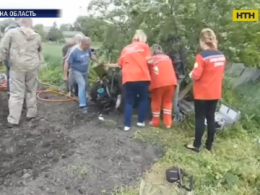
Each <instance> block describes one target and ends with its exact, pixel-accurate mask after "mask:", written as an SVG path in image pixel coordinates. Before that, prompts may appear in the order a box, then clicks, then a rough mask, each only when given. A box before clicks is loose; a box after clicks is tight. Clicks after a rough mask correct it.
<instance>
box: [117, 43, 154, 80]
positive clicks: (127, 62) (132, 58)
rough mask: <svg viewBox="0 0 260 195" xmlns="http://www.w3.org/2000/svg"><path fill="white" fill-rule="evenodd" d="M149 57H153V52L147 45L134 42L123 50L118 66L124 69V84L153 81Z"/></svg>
mask: <svg viewBox="0 0 260 195" xmlns="http://www.w3.org/2000/svg"><path fill="white" fill-rule="evenodd" d="M148 57H151V51H150V48H149V46H148V45H147V44H146V43H142V42H136V41H133V42H132V43H131V44H130V45H128V46H126V47H125V48H124V49H123V50H122V52H121V55H120V57H119V59H118V64H119V65H120V66H121V68H122V84H124V83H126V82H134V81H150V80H151V77H150V73H149V68H148V64H147V58H148Z"/></svg>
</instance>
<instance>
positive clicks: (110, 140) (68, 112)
mask: <svg viewBox="0 0 260 195" xmlns="http://www.w3.org/2000/svg"><path fill="white" fill-rule="evenodd" d="M38 105H39V107H38V108H39V111H38V117H37V118H36V119H35V120H33V121H30V122H28V121H26V120H25V119H24V118H22V120H21V126H20V127H19V128H14V129H11V130H10V129H8V128H6V116H7V113H8V110H7V99H6V94H3V93H2V94H0V195H30V194H32V195H79V194H84V195H101V194H103V193H104V194H110V193H111V191H113V189H114V188H116V187H119V186H122V185H134V184H135V181H137V180H138V178H139V177H140V176H141V175H142V173H143V172H144V171H146V170H147V169H149V167H150V166H151V165H152V164H153V162H154V160H155V159H157V158H160V157H161V156H162V150H161V149H159V148H156V147H153V146H150V145H144V144H141V143H137V142H135V141H134V140H133V139H132V138H131V137H132V135H133V132H123V131H120V130H118V129H117V126H118V124H117V122H116V121H115V120H114V118H116V116H109V117H107V118H110V120H107V121H105V122H102V121H100V120H98V117H97V116H98V112H97V111H96V110H95V108H93V107H91V108H90V111H91V114H88V115H81V114H80V113H78V111H77V105H76V104H75V103H45V102H40V101H39V102H38Z"/></svg>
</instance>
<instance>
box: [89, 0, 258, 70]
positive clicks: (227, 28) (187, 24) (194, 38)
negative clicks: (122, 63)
mask: <svg viewBox="0 0 260 195" xmlns="http://www.w3.org/2000/svg"><path fill="white" fill-rule="evenodd" d="M112 8H113V9H112ZM259 8H260V4H259V3H258V2H257V1H256V0H252V1H250V2H247V3H244V1H242V0H237V1H230V0H228V1H225V0H207V1H206V0H201V1H196V0H153V1H148V0H143V1H138V0H131V1H123V0H110V1H107V0H92V1H91V3H90V5H89V8H88V9H89V12H90V13H92V14H94V15H95V14H96V15H100V18H103V20H106V21H108V22H110V23H112V24H113V25H112V26H109V27H108V28H107V30H106V31H105V33H104V34H105V37H104V42H103V45H104V47H106V48H107V49H109V50H113V51H115V52H114V54H113V56H112V58H113V59H114V60H115V59H116V57H118V55H119V52H120V51H121V49H122V48H123V46H125V45H126V44H128V43H130V41H131V37H132V36H133V33H134V31H135V30H136V29H138V28H141V29H143V30H144V31H145V32H146V33H147V35H148V38H149V40H148V42H149V44H154V43H159V44H160V45H161V46H162V47H163V48H164V50H165V51H166V53H168V54H172V53H174V52H176V51H180V50H182V48H184V47H185V48H188V52H189V54H192V55H189V56H194V54H195V53H196V52H197V51H198V49H199V48H198V38H199V33H200V31H201V29H202V28H204V27H209V28H212V29H213V30H214V31H215V32H216V34H217V36H218V39H219V43H220V45H219V47H220V49H221V50H222V51H223V52H224V53H225V54H226V56H227V57H228V58H229V60H231V61H233V62H243V63H245V64H246V65H247V66H256V67H260V64H259V61H260V55H259V50H260V35H259V34H260V33H259V32H260V22H259V21H258V22H233V21H232V11H233V10H237V9H242V10H243V9H249V10H250V9H252V10H256V9H259ZM109 55H111V54H109ZM193 60H194V58H190V59H189V61H190V64H193Z"/></svg>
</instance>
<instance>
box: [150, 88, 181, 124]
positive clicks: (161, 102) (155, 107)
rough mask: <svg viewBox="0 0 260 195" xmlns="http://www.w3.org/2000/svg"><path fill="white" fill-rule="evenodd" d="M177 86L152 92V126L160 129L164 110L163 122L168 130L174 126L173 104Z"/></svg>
mask: <svg viewBox="0 0 260 195" xmlns="http://www.w3.org/2000/svg"><path fill="white" fill-rule="evenodd" d="M175 89H176V86H175V85H171V86H166V87H160V88H156V89H153V90H152V91H151V99H152V100H151V101H152V103H151V104H152V114H153V119H152V121H151V122H152V125H153V126H155V127H159V125H160V114H161V110H162V108H163V121H164V125H165V126H166V127H167V128H170V127H171V126H172V123H173V122H172V106H173V105H172V102H173V97H174V92H175Z"/></svg>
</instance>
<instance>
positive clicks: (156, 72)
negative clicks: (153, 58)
mask: <svg viewBox="0 0 260 195" xmlns="http://www.w3.org/2000/svg"><path fill="white" fill-rule="evenodd" d="M153 72H154V73H155V74H156V75H158V74H159V68H158V66H154V67H153Z"/></svg>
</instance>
